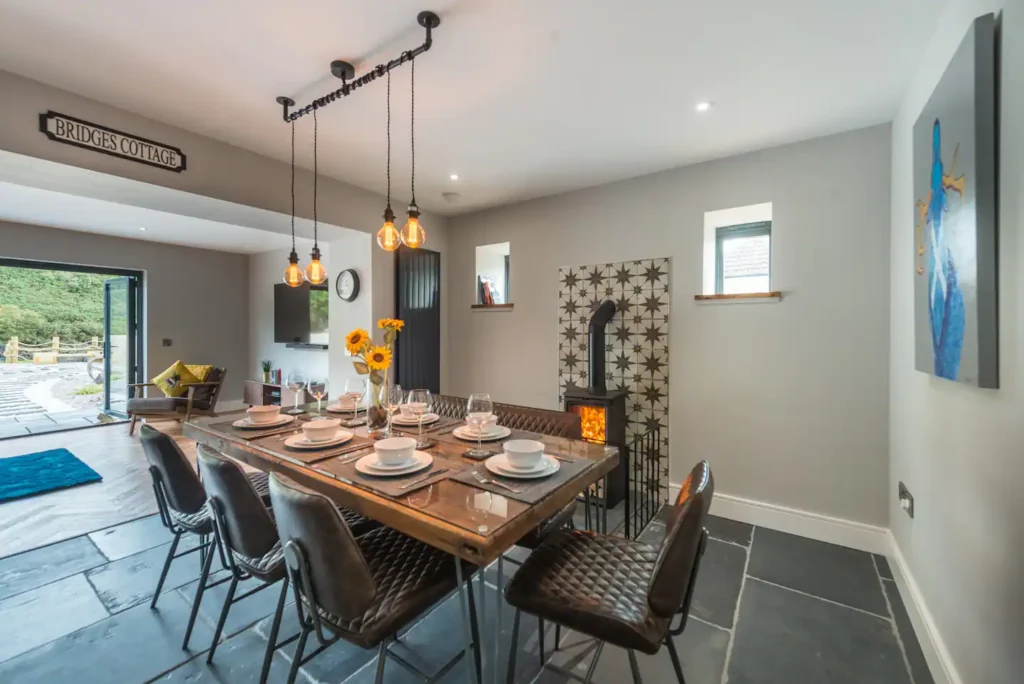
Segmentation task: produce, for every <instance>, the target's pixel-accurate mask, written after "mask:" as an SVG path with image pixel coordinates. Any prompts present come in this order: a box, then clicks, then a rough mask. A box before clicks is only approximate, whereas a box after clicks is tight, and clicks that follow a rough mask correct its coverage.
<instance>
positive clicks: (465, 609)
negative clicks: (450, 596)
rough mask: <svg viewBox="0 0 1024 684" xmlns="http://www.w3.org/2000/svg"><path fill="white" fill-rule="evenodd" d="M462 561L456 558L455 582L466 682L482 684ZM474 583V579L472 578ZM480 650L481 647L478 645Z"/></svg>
mask: <svg viewBox="0 0 1024 684" xmlns="http://www.w3.org/2000/svg"><path fill="white" fill-rule="evenodd" d="M462 579H463V578H462V559H461V558H457V557H456V558H455V581H456V582H457V583H458V585H459V588H458V592H459V610H460V612H461V613H462V640H463V643H464V644H465V649H466V655H465V658H464V662H465V663H466V680H467V681H468V682H469V684H480V682H479V681H477V677H476V668H475V667H473V637H472V635H471V634H470V631H471V630H470V627H469V619H470V618H469V605H468V603H469V602H468V600H467V599H466V585H465V584H463V583H462ZM470 581H472V578H470ZM477 648H479V645H477Z"/></svg>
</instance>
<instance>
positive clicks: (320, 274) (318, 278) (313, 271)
mask: <svg viewBox="0 0 1024 684" xmlns="http://www.w3.org/2000/svg"><path fill="white" fill-rule="evenodd" d="M316 128H317V126H316V112H315V111H314V112H313V251H312V252H310V254H309V256H310V257H311V258H312V260H311V261H310V262H309V265H308V266H306V280H308V281H309V282H310V284H312V285H319V284H320V283H323V282H324V281H326V280H327V269H326V268H324V265H323V264H322V263H320V244H319V243H318V242H317V219H316V183H317V176H318V175H319V172H318V167H317V155H316V148H317V144H316V133H317V131H316Z"/></svg>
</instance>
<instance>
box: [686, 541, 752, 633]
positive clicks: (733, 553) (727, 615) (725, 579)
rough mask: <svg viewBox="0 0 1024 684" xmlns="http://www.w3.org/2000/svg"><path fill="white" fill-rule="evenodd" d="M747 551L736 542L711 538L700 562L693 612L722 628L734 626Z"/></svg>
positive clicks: (691, 608) (694, 592)
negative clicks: (727, 542) (729, 542)
mask: <svg viewBox="0 0 1024 684" xmlns="http://www.w3.org/2000/svg"><path fill="white" fill-rule="evenodd" d="M746 562H747V550H746V549H743V548H740V547H739V546H736V545H735V544H726V543H725V542H721V541H718V540H717V539H708V545H707V548H706V549H705V550H704V557H703V558H702V559H701V561H700V570H699V572H698V574H697V586H696V587H695V588H694V590H693V603H692V604H691V606H690V614H691V615H695V616H697V617H699V618H700V619H702V620H706V621H708V622H710V623H712V624H715V625H718V626H719V627H726V628H729V627H732V623H733V616H734V614H735V612H736V601H737V600H738V599H739V595H740V587H741V586H742V585H743V566H744V565H745V564H746Z"/></svg>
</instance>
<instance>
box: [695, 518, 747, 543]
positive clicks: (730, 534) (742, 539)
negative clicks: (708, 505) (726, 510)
mask: <svg viewBox="0 0 1024 684" xmlns="http://www.w3.org/2000/svg"><path fill="white" fill-rule="evenodd" d="M704 527H705V528H706V529H707V531H708V536H710V537H712V538H713V539H721V540H722V541H727V542H732V543H733V544H739V545H740V546H750V535H751V534H752V533H753V531H754V526H753V525H748V524H747V523H743V522H738V521H736V520H729V519H728V518H719V517H718V516H716V515H709V516H708V517H707V521H706V522H705V523H704Z"/></svg>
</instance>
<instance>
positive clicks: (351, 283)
mask: <svg viewBox="0 0 1024 684" xmlns="http://www.w3.org/2000/svg"><path fill="white" fill-rule="evenodd" d="M335 288H336V289H337V290H338V296H339V297H341V298H342V299H344V300H345V301H346V302H351V301H354V300H355V298H356V297H358V296H359V274H358V273H356V272H355V270H353V269H351V268H347V269H345V270H344V271H342V272H341V273H339V274H338V280H337V281H336V282H335Z"/></svg>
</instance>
